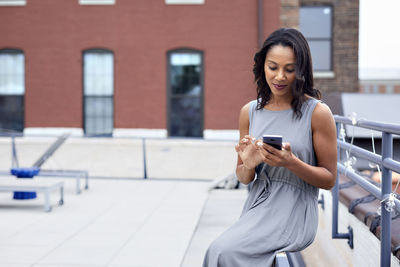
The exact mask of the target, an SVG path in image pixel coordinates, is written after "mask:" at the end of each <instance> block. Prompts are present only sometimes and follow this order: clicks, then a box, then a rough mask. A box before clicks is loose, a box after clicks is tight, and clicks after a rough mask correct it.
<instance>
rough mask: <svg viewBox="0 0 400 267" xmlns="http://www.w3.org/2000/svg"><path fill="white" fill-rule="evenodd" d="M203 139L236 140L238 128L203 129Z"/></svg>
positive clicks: (237, 138)
mask: <svg viewBox="0 0 400 267" xmlns="http://www.w3.org/2000/svg"><path fill="white" fill-rule="evenodd" d="M203 135H204V139H208V140H229V141H238V140H239V137H240V134H239V131H238V130H211V129H206V130H204V131H203Z"/></svg>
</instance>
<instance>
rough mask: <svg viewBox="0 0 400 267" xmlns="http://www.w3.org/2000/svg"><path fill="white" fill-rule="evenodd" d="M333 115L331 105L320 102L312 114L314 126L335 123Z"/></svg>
mask: <svg viewBox="0 0 400 267" xmlns="http://www.w3.org/2000/svg"><path fill="white" fill-rule="evenodd" d="M333 122H334V119H333V115H332V112H331V109H330V108H329V106H328V105H327V104H325V103H323V102H318V103H317V105H316V106H315V109H314V111H313V114H312V125H313V127H314V126H316V127H323V126H324V125H326V124H327V123H333Z"/></svg>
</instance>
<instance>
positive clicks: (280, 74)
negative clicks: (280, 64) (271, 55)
mask: <svg viewBox="0 0 400 267" xmlns="http://www.w3.org/2000/svg"><path fill="white" fill-rule="evenodd" d="M285 78H286V77H285V73H284V72H283V71H278V73H277V75H276V79H277V80H278V81H283V80H285Z"/></svg>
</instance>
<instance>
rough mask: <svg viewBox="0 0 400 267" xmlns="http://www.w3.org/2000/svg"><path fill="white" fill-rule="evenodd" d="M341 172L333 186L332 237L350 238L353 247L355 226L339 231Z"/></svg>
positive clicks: (338, 157) (349, 241) (337, 130)
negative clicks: (345, 231)
mask: <svg viewBox="0 0 400 267" xmlns="http://www.w3.org/2000/svg"><path fill="white" fill-rule="evenodd" d="M336 132H337V138H338V139H339V136H340V130H339V123H336ZM337 149H338V153H337V161H338V162H340V148H339V146H338V148H337ZM338 211H339V172H337V174H336V183H335V186H334V187H333V188H332V238H340V239H348V241H347V243H348V244H349V246H350V248H353V228H351V226H349V227H347V229H348V230H349V232H348V233H338V220H339V212H338Z"/></svg>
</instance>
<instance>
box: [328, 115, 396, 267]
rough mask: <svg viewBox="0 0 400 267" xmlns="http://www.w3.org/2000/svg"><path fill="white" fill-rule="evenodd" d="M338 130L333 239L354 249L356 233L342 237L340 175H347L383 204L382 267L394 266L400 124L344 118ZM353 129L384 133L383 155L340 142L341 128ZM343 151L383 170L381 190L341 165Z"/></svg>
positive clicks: (339, 117)
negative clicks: (395, 157) (394, 190)
mask: <svg viewBox="0 0 400 267" xmlns="http://www.w3.org/2000/svg"><path fill="white" fill-rule="evenodd" d="M334 118H335V122H336V128H337V129H338V130H337V131H338V132H337V133H338V140H337V143H338V163H337V167H338V175H337V177H336V184H335V186H334V188H333V189H332V202H333V203H332V212H333V214H332V238H345V239H348V240H349V241H348V242H349V245H350V247H352V246H353V232H352V229H351V227H349V232H348V233H338V203H339V173H343V174H344V175H345V176H347V177H348V178H349V179H351V180H352V181H354V182H355V183H357V184H358V185H360V186H361V187H362V188H364V189H365V190H366V191H368V192H369V193H371V194H373V195H374V196H375V197H376V198H377V199H379V200H380V201H381V207H380V209H381V259H380V264H381V265H380V266H381V267H388V266H390V263H391V228H392V212H394V211H395V210H397V211H398V212H400V201H399V200H398V199H397V198H396V197H395V195H394V194H393V193H392V171H395V172H398V173H400V162H398V161H395V160H393V158H392V157H393V134H395V135H400V124H389V123H380V122H374V121H368V120H365V119H360V120H355V119H350V118H346V117H342V116H337V115H335V116H334ZM343 124H344V125H352V126H353V127H361V128H366V129H370V130H375V131H379V132H382V155H378V154H376V153H372V152H370V151H368V150H365V149H363V148H360V147H357V146H355V145H353V144H349V143H347V142H345V141H342V140H340V130H339V128H340V127H339V126H340V125H342V126H343ZM340 149H344V150H346V151H347V153H348V154H349V155H353V156H356V157H359V158H363V159H366V160H368V161H369V162H373V163H375V164H377V165H378V166H380V167H381V169H382V184H381V187H377V186H376V185H374V184H372V183H370V182H369V181H368V180H366V179H365V178H363V177H362V176H360V175H358V174H357V173H356V172H354V171H353V170H352V168H349V166H345V165H343V164H342V163H341V162H340V155H341V153H340Z"/></svg>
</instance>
